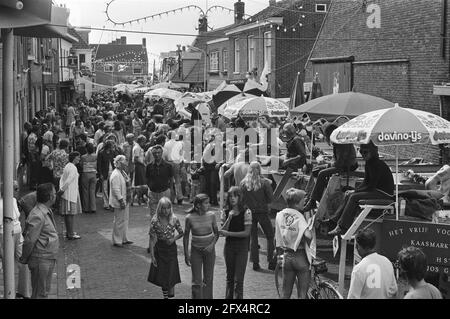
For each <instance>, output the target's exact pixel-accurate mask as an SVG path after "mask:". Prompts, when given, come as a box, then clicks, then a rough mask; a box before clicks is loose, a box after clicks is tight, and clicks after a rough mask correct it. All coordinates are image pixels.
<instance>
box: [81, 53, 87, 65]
mask: <svg viewBox="0 0 450 319" xmlns="http://www.w3.org/2000/svg"><path fill="white" fill-rule="evenodd" d="M82 63H86V54H80V64H82Z"/></svg>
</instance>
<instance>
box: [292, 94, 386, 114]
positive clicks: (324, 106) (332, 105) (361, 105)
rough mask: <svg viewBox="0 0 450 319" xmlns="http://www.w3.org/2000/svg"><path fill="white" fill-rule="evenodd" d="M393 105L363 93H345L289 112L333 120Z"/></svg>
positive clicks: (325, 97)
mask: <svg viewBox="0 0 450 319" xmlns="http://www.w3.org/2000/svg"><path fill="white" fill-rule="evenodd" d="M392 107H394V103H392V102H390V101H388V100H385V99H382V98H379V97H377V96H372V95H368V94H364V93H357V92H345V93H335V94H329V95H325V96H321V97H318V98H316V99H314V100H311V101H308V102H306V103H304V104H302V105H300V106H297V107H296V108H295V109H293V110H291V114H292V115H299V114H304V113H306V114H308V115H309V117H310V118H311V119H314V120H316V119H319V118H326V119H327V120H334V119H336V118H337V117H339V116H347V117H349V118H353V117H355V116H358V115H361V114H364V113H367V112H371V111H376V110H380V109H386V108H392Z"/></svg>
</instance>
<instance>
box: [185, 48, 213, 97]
mask: <svg viewBox="0 0 450 319" xmlns="http://www.w3.org/2000/svg"><path fill="white" fill-rule="evenodd" d="M188 48H189V49H191V50H194V51H201V52H203V54H204V55H205V67H204V70H203V90H204V92H206V91H207V88H206V68H207V63H208V59H207V57H208V54H207V53H206V51H205V50H203V49H200V48H197V47H194V46H192V45H188Z"/></svg>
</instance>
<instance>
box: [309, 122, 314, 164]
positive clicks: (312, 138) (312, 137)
mask: <svg viewBox="0 0 450 319" xmlns="http://www.w3.org/2000/svg"><path fill="white" fill-rule="evenodd" d="M313 140H314V126H313V128H312V133H311V157H310V159H311V163H310V164H311V165H312V161H313Z"/></svg>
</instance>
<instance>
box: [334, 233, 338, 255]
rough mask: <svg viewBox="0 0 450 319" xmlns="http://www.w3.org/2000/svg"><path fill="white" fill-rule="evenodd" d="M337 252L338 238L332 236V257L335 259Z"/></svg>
mask: <svg viewBox="0 0 450 319" xmlns="http://www.w3.org/2000/svg"><path fill="white" fill-rule="evenodd" d="M338 250H339V236H334V238H333V257H336V254H337V252H338Z"/></svg>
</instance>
